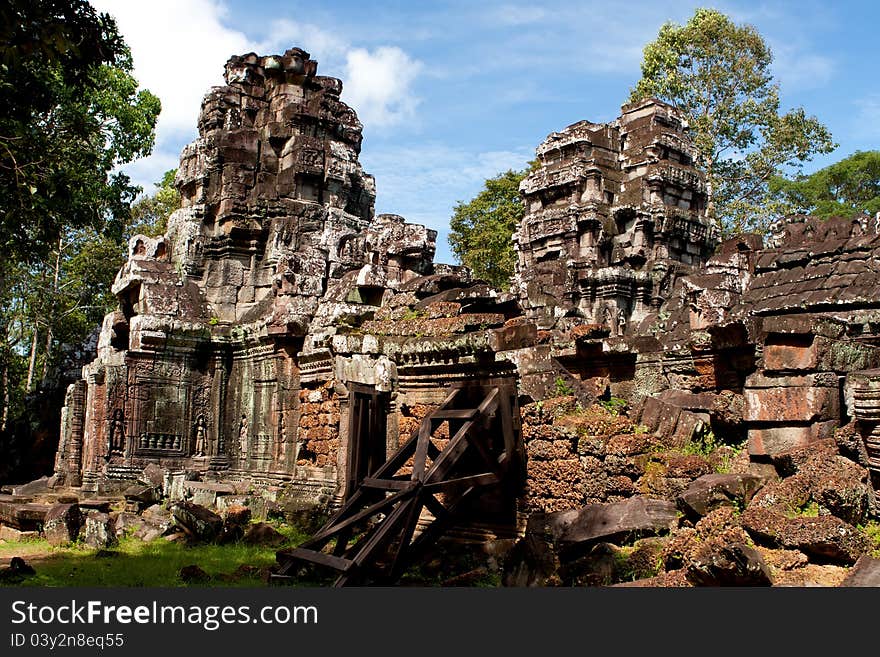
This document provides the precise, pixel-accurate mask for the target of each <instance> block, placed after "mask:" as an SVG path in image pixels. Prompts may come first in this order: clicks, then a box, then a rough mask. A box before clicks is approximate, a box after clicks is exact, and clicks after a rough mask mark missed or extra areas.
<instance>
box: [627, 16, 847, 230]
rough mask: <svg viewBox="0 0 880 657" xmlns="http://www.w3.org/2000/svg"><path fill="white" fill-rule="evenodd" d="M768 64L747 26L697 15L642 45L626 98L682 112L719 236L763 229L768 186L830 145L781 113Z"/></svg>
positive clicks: (816, 129) (801, 117)
mask: <svg viewBox="0 0 880 657" xmlns="http://www.w3.org/2000/svg"><path fill="white" fill-rule="evenodd" d="M772 61H773V56H772V53H771V51H770V48H769V47H768V46H767V44H766V43H765V42H764V40H763V38H762V37H761V35H760V34H759V33H758V32H757V30H756V29H755V28H754V27H752V26H750V25H736V24H735V23H733V22H732V21H731V20H730V18H728V17H727V16H725V15H724V14H722V13H720V12H718V11H715V10H713V9H697V10H696V11H695V12H694V15H693V16H692V17H691V19H690V20H689V21H688V22H687V23H686V24H685V25H683V26H682V25H678V24H676V23H666V24H665V25H663V27H662V28H661V29H660V33H659V35H658V37H657V39H656V40H655V41H653V42H651V43H649V44H648V45H647V46H645V49H644V59H643V62H642V78H641V80H639V82H638V83H637V84H636V86H635V88H634V89H633V90H632V92H631V96H630V100H632V101H635V100H641V99H643V98H646V97H650V96H654V97H657V98H659V99H661V100H664V101H666V102H669V103H670V104H672V105H674V106H675V107H677V108H678V109H680V110H682V111H683V112H684V113H685V115H686V116H687V118H688V121H689V124H690V128H691V132H692V135H693V137H694V141H695V145H696V147H697V149H698V151H699V153H700V156H701V157H700V165H701V166H702V167H703V168H704V169H705V171H706V174H707V178H708V180H707V182H708V189H707V191H708V197H709V198H708V203H707V212H708V214H709V215H710V217H711V218H713V219H714V220H716V221H717V222H718V223H719V225H720V226H721V228H722V230H723V231H724V232H726V233H730V232H739V231H742V230H755V229H758V230H760V229H762V228H763V227H766V225H767V223H768V220H769V219H770V218H771V216H770V215H771V214H772V210H773V208H772V207H771V206H770V205H768V183H769V181H770V180H771V179H772V178H773V177H774V176H779V175H781V174H782V173H783V172H784V171H786V170H789V171H790V170H792V169H794V170H797V169H798V168H799V167H801V166H802V165H803V163H804V162H807V161H809V160H810V159H811V158H812V157H813V156H814V155H816V154H818V153H828V152H830V151H831V150H833V149H834V148H835V147H836V145H835V144H834V143H833V141H832V138H831V133H830V132H829V131H828V129H827V128H826V127H825V126H824V125H822V124H821V123H820V122H819V121H818V120H817V119H816V118H815V117H811V116H807V114H806V112H805V111H804V110H803V109H801V108H797V109H793V110H791V111H789V112H787V113H784V114H783V113H780V110H779V106H780V101H779V87H778V85H777V84H775V83H774V82H773V76H772V73H771V70H770V67H771V64H772Z"/></svg>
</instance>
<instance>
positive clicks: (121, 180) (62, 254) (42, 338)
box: [0, 0, 160, 429]
mask: <svg viewBox="0 0 880 657" xmlns="http://www.w3.org/2000/svg"><path fill="white" fill-rule="evenodd" d="M132 67H133V64H132V59H131V55H130V52H129V50H128V48H127V47H126V45H125V42H124V40H123V38H122V37H121V35H120V34H119V32H118V30H117V28H116V24H115V22H114V21H113V19H112V18H111V17H110V16H109V15H107V14H99V13H97V12H96V11H95V10H94V8H92V6H91V5H89V4H88V3H87V2H86V1H85V0H40V1H39V2H32V1H31V0H5V1H0V246H2V248H3V253H4V259H3V260H2V262H0V333H2V336H0V340H2V342H0V429H3V428H5V427H7V425H8V421H9V420H11V419H12V417H11V415H14V414H15V412H17V411H19V410H20V409H21V407H22V406H21V404H22V400H23V399H24V396H25V395H26V394H27V393H28V392H30V391H31V390H33V385H34V384H35V383H36V381H37V380H39V378H40V376H41V375H42V376H45V374H46V373H47V372H48V371H49V370H50V368H51V366H52V365H53V364H54V363H55V362H56V360H57V355H58V352H59V350H58V349H57V346H58V344H59V343H61V342H73V343H78V342H80V341H82V340H83V338H84V337H85V336H86V335H87V334H88V333H89V332H90V331H91V330H92V328H93V327H94V326H95V324H96V323H97V322H99V321H100V319H101V316H102V315H103V314H104V313H105V312H106V311H107V309H108V307H109V306H110V305H111V304H112V303H113V302H114V300H113V299H112V298H111V296H112V295H110V290H109V287H110V284H111V282H112V280H113V278H114V276H115V275H116V272H117V271H118V269H119V266H120V265H121V264H122V261H123V259H124V256H125V250H126V249H125V240H126V237H127V233H128V230H129V227H130V225H131V223H132V214H131V202H132V201H133V200H134V198H135V196H136V194H137V193H138V191H139V188H138V187H136V186H134V185H132V184H131V181H130V180H129V178H128V177H127V176H125V175H124V174H122V173H120V172H118V167H119V166H120V165H122V164H125V163H127V162H130V161H132V160H134V159H136V158H139V157H142V156H145V155H148V154H149V153H150V151H151V150H152V147H153V141H154V135H155V125H156V119H157V117H158V114H159V110H160V103H159V100H158V98H156V97H155V96H154V95H153V94H151V93H150V92H148V91H145V90H140V89H138V83H137V81H136V80H135V79H134V78H133V77H132V75H131V71H132Z"/></svg>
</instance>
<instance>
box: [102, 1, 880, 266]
mask: <svg viewBox="0 0 880 657" xmlns="http://www.w3.org/2000/svg"><path fill="white" fill-rule="evenodd" d="M93 4H94V5H95V6H96V7H98V8H99V9H100V10H102V11H108V12H110V13H111V14H114V15H115V16H116V17H117V20H118V23H119V26H120V30H121V31H122V33H123V35H124V36H125V38H126V41H127V42H128V44H129V45H130V46H131V48H132V52H133V55H134V60H135V74H136V76H137V77H138V79H139V80H140V81H141V83H142V84H143V86H145V87H147V88H149V89H150V90H151V91H153V92H154V93H156V94H157V95H158V96H159V97H160V99H161V100H162V102H163V114H162V116H161V117H160V123H159V127H158V134H157V144H156V148H155V149H154V153H153V155H152V156H151V157H150V158H147V159H145V160H142V161H140V162H137V163H135V164H133V165H130V166H129V167H128V168H127V170H128V171H129V173H130V175H131V176H132V178H133V179H134V180H135V181H136V182H138V183H139V184H141V185H143V186H144V188H145V189H150V188H151V183H152V182H154V181H156V180H158V179H159V178H160V177H161V174H162V173H163V172H164V171H165V170H167V169H169V168H173V167H175V166H177V158H178V156H179V153H180V150H181V148H182V147H183V146H184V145H185V144H186V143H188V142H189V141H191V140H192V139H193V138H194V137H195V136H196V118H197V115H198V110H199V102H200V99H201V96H202V95H203V94H204V92H205V91H207V89H208V87H210V86H211V85H216V84H222V73H223V64H224V63H225V61H226V59H227V58H228V56H230V55H232V54H242V53H245V52H248V51H251V50H254V51H256V52H258V53H260V54H271V53H278V52H283V51H284V50H286V49H287V48H289V47H293V46H299V47H301V48H303V49H305V50H307V51H309V52H310V53H311V55H312V58H313V59H316V60H317V61H318V62H319V66H318V73H319V74H321V75H333V76H335V77H339V78H341V79H342V80H343V94H342V98H343V100H346V102H348V103H349V104H351V105H352V106H353V107H354V108H355V109H356V110H357V111H358V114H359V116H360V117H361V120H362V121H363V123H364V144H363V151H362V153H361V162H362V163H363V165H364V168H365V169H366V170H367V171H368V172H369V173H371V174H373V175H374V176H375V177H376V187H377V193H378V197H377V202H376V210H377V212H394V213H397V214H402V215H403V216H405V217H406V218H407V219H408V220H410V221H414V222H418V223H424V224H427V225H428V226H430V227H432V228H435V229H437V230H438V231H439V233H440V235H439V237H438V240H437V242H438V244H437V247H438V248H437V252H438V253H437V260H438V261H445V262H452V261H453V257H452V255H451V253H450V251H449V248H448V244H447V242H446V235H447V233H448V221H449V216H450V215H451V213H452V208H453V206H454V205H455V203H456V202H457V201H461V200H464V201H467V200H469V199H470V198H472V197H473V196H474V195H475V194H476V193H477V192H478V191H479V189H480V187H481V185H482V183H483V180H484V179H485V178H487V177H490V176H493V175H495V174H496V173H499V172H501V171H503V170H506V169H508V168H521V167H523V166H524V165H525V163H526V162H527V161H528V160H529V159H531V158H532V157H533V154H534V149H535V147H536V146H537V145H538V144H539V143H540V142H541V140H542V139H543V138H544V137H545V136H546V135H547V134H548V133H550V132H552V131H554V130H559V129H561V128H564V127H565V126H567V125H569V124H571V123H573V122H575V121H579V120H581V119H589V120H592V121H608V120H612V119H613V118H615V117H616V116H617V113H618V110H619V108H620V105H621V104H622V103H623V101H624V100H625V98H626V97H627V95H628V93H629V89H630V88H631V87H632V86H633V85H634V84H635V82H636V81H637V80H638V78H639V64H640V61H641V51H642V48H643V47H644V45H645V44H646V43H647V42H649V41H651V40H652V39H654V38H655V37H656V35H657V32H658V30H659V28H660V26H661V25H662V24H663V23H664V22H665V21H667V20H672V21H675V22H678V23H684V22H686V21H687V19H688V18H689V17H690V16H691V15H692V13H693V10H694V8H695V7H698V6H712V7H714V8H716V9H718V10H720V11H723V12H724V13H726V14H728V15H730V16H731V17H732V18H733V19H734V20H735V21H736V22H738V23H743V22H746V23H750V24H752V25H754V26H755V27H756V28H757V29H758V31H759V32H760V33H761V34H762V35H763V36H764V37H765V38H766V40H767V41H768V43H769V44H770V45H771V47H772V49H773V53H774V73H775V75H776V79H777V81H778V82H779V84H780V87H781V97H782V107H783V109H788V108H791V107H797V106H803V107H804V108H805V109H806V110H807V113H808V114H812V115H815V116H816V117H818V118H819V119H820V120H821V121H822V122H824V123H825V124H826V125H827V126H828V127H829V128H830V129H831V132H832V134H833V136H834V139H835V141H836V142H838V143H839V144H840V146H839V148H838V149H837V150H836V151H835V152H834V153H832V154H831V155H829V156H824V157H822V158H821V159H817V160H815V161H814V162H813V163H810V164H808V165H807V167H806V170H807V171H812V170H815V169H816V168H819V167H821V166H824V165H826V164H829V163H831V162H834V161H837V160H839V159H841V158H843V157H846V156H847V155H849V154H851V153H852V152H854V151H856V150H869V149H877V148H880V83H878V77H877V69H878V64H880V55H878V51H877V46H876V29H877V26H878V25H880V3H876V2H869V1H863V2H835V3H829V2H813V1H812V0H805V1H800V2H723V3H715V4H707V3H685V2H662V1H660V2H658V1H657V0H653V1H642V0H631V1H629V2H625V3H618V2H611V1H608V0H606V1H604V2H601V1H600V2H594V1H592V0H590V1H586V2H571V1H565V0H560V1H550V2H541V3H537V2H534V3H526V2H516V1H512V2H493V1H486V2H459V1H451V2H436V3H418V2H391V1H386V2H347V1H333V0H330V1H325V2H315V1H314V0H313V1H311V2H308V3H306V2H298V1H291V0H260V2H253V0H249V1H244V0H225V1H223V2H220V1H218V0H151V1H150V2H132V1H131V0H93Z"/></svg>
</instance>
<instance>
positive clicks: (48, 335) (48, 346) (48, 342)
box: [42, 325, 52, 381]
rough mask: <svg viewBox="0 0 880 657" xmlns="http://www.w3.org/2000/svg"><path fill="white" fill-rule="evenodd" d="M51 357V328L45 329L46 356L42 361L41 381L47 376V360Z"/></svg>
mask: <svg viewBox="0 0 880 657" xmlns="http://www.w3.org/2000/svg"><path fill="white" fill-rule="evenodd" d="M51 355H52V326H51V325H50V326H49V328H47V329H46V355H45V357H44V360H43V376H42V380H43V381H45V380H46V377H47V376H49V358H50V357H51Z"/></svg>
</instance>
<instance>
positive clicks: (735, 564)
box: [687, 542, 773, 586]
mask: <svg viewBox="0 0 880 657" xmlns="http://www.w3.org/2000/svg"><path fill="white" fill-rule="evenodd" d="M687 578H688V581H689V582H691V583H692V584H693V585H694V586H770V585H772V584H773V581H772V579H771V578H770V568H769V567H768V566H767V564H766V563H765V562H764V558H763V557H762V556H761V554H760V553H759V552H758V551H757V550H756V549H755V548H753V547H749V546H748V545H746V544H745V543H732V544H729V545H728V544H723V543H717V542H710V543H708V544H707V545H705V546H704V547H703V548H702V549H700V550H699V551H698V552H697V554H695V555H694V556H693V557H692V558H691V560H690V562H689V563H688V566H687Z"/></svg>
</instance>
